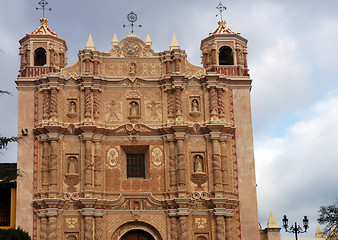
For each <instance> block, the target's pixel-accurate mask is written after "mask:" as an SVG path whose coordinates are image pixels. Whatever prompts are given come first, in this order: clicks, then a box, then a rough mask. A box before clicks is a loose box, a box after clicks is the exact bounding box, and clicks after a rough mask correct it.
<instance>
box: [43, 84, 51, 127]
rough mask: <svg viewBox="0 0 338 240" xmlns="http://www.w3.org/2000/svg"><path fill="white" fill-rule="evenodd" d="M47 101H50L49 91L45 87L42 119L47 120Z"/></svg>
mask: <svg viewBox="0 0 338 240" xmlns="http://www.w3.org/2000/svg"><path fill="white" fill-rule="evenodd" d="M49 103H50V92H49V91H48V90H47V89H45V90H43V106H42V108H43V114H42V115H43V119H44V120H48V119H49V108H50V106H49Z"/></svg>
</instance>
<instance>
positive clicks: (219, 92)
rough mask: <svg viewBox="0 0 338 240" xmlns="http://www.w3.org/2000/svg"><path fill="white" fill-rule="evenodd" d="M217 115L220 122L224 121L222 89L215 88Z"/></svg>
mask: <svg viewBox="0 0 338 240" xmlns="http://www.w3.org/2000/svg"><path fill="white" fill-rule="evenodd" d="M217 98H218V99H217V100H218V116H219V120H220V121H221V122H225V105H224V90H223V89H217Z"/></svg>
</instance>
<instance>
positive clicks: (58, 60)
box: [19, 18, 67, 77]
mask: <svg viewBox="0 0 338 240" xmlns="http://www.w3.org/2000/svg"><path fill="white" fill-rule="evenodd" d="M40 22H41V25H40V26H39V27H38V28H36V29H35V30H34V31H33V32H32V33H31V34H28V33H27V34H26V36H25V37H24V38H22V39H21V40H20V41H19V43H20V46H21V47H20V53H19V54H20V57H21V64H20V76H21V77H36V76H39V75H42V74H47V73H53V72H59V71H60V70H61V69H62V68H64V67H65V66H66V62H67V61H66V52H67V45H66V42H65V40H63V39H61V38H59V37H58V35H57V34H56V33H55V32H53V31H52V30H51V29H50V28H49V27H48V26H47V22H48V19H46V18H40Z"/></svg>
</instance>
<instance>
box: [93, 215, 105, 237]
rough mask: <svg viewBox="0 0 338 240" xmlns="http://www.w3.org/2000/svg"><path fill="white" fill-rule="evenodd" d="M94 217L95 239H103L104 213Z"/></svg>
mask: <svg viewBox="0 0 338 240" xmlns="http://www.w3.org/2000/svg"><path fill="white" fill-rule="evenodd" d="M94 219H95V240H102V239H103V223H102V215H98V216H95V217H94Z"/></svg>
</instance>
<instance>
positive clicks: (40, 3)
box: [36, 0, 52, 18]
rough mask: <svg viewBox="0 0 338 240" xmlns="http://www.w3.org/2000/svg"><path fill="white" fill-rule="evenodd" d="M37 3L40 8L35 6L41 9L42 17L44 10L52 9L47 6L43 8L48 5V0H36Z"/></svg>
mask: <svg viewBox="0 0 338 240" xmlns="http://www.w3.org/2000/svg"><path fill="white" fill-rule="evenodd" d="M38 4H39V5H40V6H41V7H42V8H38V7H37V8H36V10H42V17H43V18H45V10H49V11H52V9H51V8H47V9H45V7H46V6H47V5H48V2H47V1H46V0H41V1H40V2H38Z"/></svg>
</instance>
